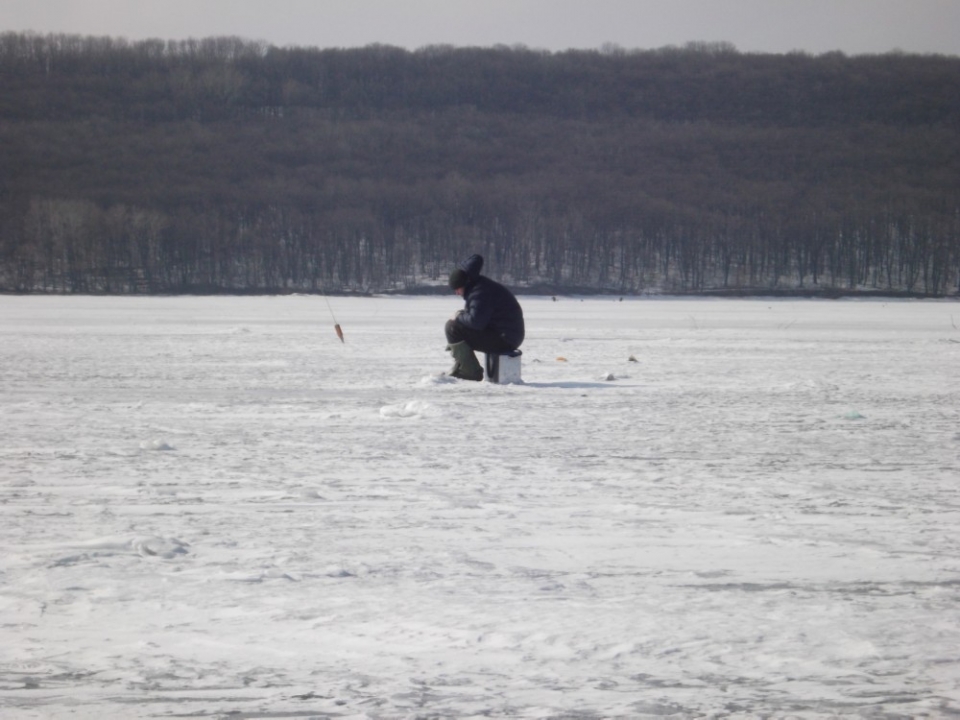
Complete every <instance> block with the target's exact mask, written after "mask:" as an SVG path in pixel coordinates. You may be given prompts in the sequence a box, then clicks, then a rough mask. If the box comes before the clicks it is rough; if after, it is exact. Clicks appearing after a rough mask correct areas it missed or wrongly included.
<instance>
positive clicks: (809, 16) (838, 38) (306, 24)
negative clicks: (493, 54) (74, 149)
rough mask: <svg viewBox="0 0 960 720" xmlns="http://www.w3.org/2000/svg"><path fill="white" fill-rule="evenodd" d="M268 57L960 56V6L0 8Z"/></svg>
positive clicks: (508, 1)
mask: <svg viewBox="0 0 960 720" xmlns="http://www.w3.org/2000/svg"><path fill="white" fill-rule="evenodd" d="M7 31H13V32H24V31H34V32H38V33H41V34H46V33H67V34H77V35H97V36H102V35H109V36H111V37H123V38H127V39H128V40H142V39H145V38H161V39H163V40H182V39H186V38H204V37H213V36H238V37H242V38H245V39H248V40H263V41H266V42H267V43H269V44H271V45H277V46H289V45H299V46H305V47H362V46H364V45H369V44H371V43H383V44H386V45H395V46H398V47H403V48H407V49H411V50H413V49H416V48H418V47H423V46H425V45H435V44H446V45H455V46H481V47H489V46H491V45H498V44H502V45H517V44H519V45H526V46H528V47H530V48H534V49H543V50H551V51H558V50H566V49H570V48H586V49H596V48H600V47H602V46H603V45H604V44H605V43H612V44H614V45H619V46H621V47H623V48H625V49H628V50H630V49H650V48H659V47H664V46H666V45H684V44H686V43H687V42H693V41H706V42H729V43H732V44H733V45H735V46H736V47H737V49H739V50H740V51H742V52H773V53H785V52H790V51H793V50H802V51H806V52H809V53H813V54H819V53H823V52H829V51H832V50H840V51H842V52H844V53H847V54H849V55H859V54H863V53H883V52H888V51H891V50H902V51H904V52H910V53H942V54H947V55H960V0H0V32H7Z"/></svg>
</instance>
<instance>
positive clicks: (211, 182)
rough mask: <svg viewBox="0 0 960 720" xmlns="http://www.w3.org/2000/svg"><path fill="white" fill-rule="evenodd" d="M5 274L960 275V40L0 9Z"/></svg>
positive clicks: (13, 282) (94, 283)
mask: <svg viewBox="0 0 960 720" xmlns="http://www.w3.org/2000/svg"><path fill="white" fill-rule="evenodd" d="M0 169H2V172H0V290H5V291H37V292H114V293H128V292H137V293H155V292H275V291H306V292H310V291H324V292H341V291H389V290H408V291H414V290H418V289H421V288H423V287H426V286H430V285H432V284H433V285H435V284H437V283H441V282H443V281H444V280H445V277H446V274H447V272H448V270H449V268H450V266H451V264H452V263H453V262H455V261H456V260H458V259H460V258H461V257H463V256H465V255H466V254H469V253H472V252H480V253H482V254H483V255H485V256H486V257H487V264H486V270H487V271H488V272H489V274H491V275H493V276H494V277H497V278H500V279H503V280H504V281H506V282H507V283H508V284H511V285H513V286H515V287H527V288H532V289H535V290H536V289H540V290H550V291H563V290H565V289H566V290H574V289H576V290H579V291H585V290H605V291H615V292H651V291H662V292H678V291H684V292H703V291H716V290H728V291H755V290H763V291H783V290H796V289H803V290H805V291H822V292H827V293H833V292H840V291H850V290H854V291H883V292H890V291H906V292H913V293H918V294H927V295H945V294H951V295H953V294H956V293H957V292H958V289H960V58H956V57H942V56H918V55H903V54H888V55H876V56H856V57H848V56H844V55H842V54H839V53H834V54H827V55H820V56H810V55H804V54H789V55H755V54H741V53H738V52H737V51H736V50H734V49H733V48H731V47H728V46H725V45H703V44H698V45H691V46H687V47H684V48H667V49H661V50H654V51H629V52H627V51H623V50H619V49H616V48H607V49H604V50H601V51H593V52H587V51H570V52H562V53H549V52H539V51H533V50H529V49H526V48H507V47H497V48H485V49H480V48H452V47H430V48H424V49H422V50H418V51H416V52H409V51H405V50H401V49H397V48H392V47H384V46H371V47H366V48H362V49H328V50H321V49H308V48H277V47H271V46H267V45H264V44H262V43H254V42H248V41H243V40H240V39H236V38H216V39H207V40H198V41H183V42H163V41H159V40H157V41H146V42H136V43H131V42H126V41H123V40H119V39H110V38H90V37H74V36H39V35H32V34H15V33H7V34H3V35H0Z"/></svg>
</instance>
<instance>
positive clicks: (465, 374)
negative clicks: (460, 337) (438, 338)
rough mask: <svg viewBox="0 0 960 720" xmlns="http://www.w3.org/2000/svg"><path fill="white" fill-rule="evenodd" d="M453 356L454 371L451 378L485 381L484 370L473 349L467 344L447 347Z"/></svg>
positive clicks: (454, 344)
mask: <svg viewBox="0 0 960 720" xmlns="http://www.w3.org/2000/svg"><path fill="white" fill-rule="evenodd" d="M447 347H448V349H449V350H450V354H451V355H453V369H451V370H450V376H451V377H455V378H460V379H461V380H477V381H480V380H483V368H482V367H481V366H480V361H479V360H477V356H476V355H474V353H473V349H472V348H471V347H470V346H469V345H467V344H466V343H465V342H458V343H453V344H452V345H448V346H447Z"/></svg>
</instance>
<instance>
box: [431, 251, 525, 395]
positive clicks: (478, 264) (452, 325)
mask: <svg viewBox="0 0 960 720" xmlns="http://www.w3.org/2000/svg"><path fill="white" fill-rule="evenodd" d="M482 269H483V258H482V257H481V256H479V255H471V256H470V257H468V258H467V259H466V260H464V261H463V262H462V263H460V265H459V266H458V267H457V268H455V269H454V270H453V272H451V273H450V287H451V289H452V290H453V291H454V292H455V293H456V294H457V295H459V296H461V297H462V298H463V301H464V308H463V310H458V311H457V314H456V315H454V316H453V317H452V318H450V319H449V320H448V321H447V325H446V327H445V328H444V330H445V331H446V333H447V349H448V350H449V351H450V352H451V353H452V354H453V369H452V370H451V371H450V375H452V376H453V377H455V378H460V379H462V380H483V368H482V367H481V366H480V362H479V361H478V360H477V356H476V355H475V354H474V351H475V350H476V351H479V352H483V353H488V354H500V355H502V354H504V353H509V352H512V351H513V350H516V349H517V348H518V347H520V343H522V342H523V336H524V326H523V310H521V309H520V303H518V302H517V298H515V297H514V295H513V293H512V292H510V291H509V290H507V289H506V288H505V287H504V286H503V285H501V284H500V283H498V282H495V281H493V280H491V279H490V278H488V277H486V276H484V275H481V274H480V270H482Z"/></svg>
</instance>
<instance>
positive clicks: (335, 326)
mask: <svg viewBox="0 0 960 720" xmlns="http://www.w3.org/2000/svg"><path fill="white" fill-rule="evenodd" d="M320 292H321V293H323V299H324V300H326V301H327V309H328V310H329V311H330V317H332V318H333V329H334V330H335V331H336V333H337V337H338V338H340V342H342V343H346V342H347V341H346V340H344V339H343V330H341V329H340V323H338V322H337V316H336V315H334V314H333V307H331V305H330V298H328V297H327V294H326V293H325V292H323V291H322V290H321V291H320Z"/></svg>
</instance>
